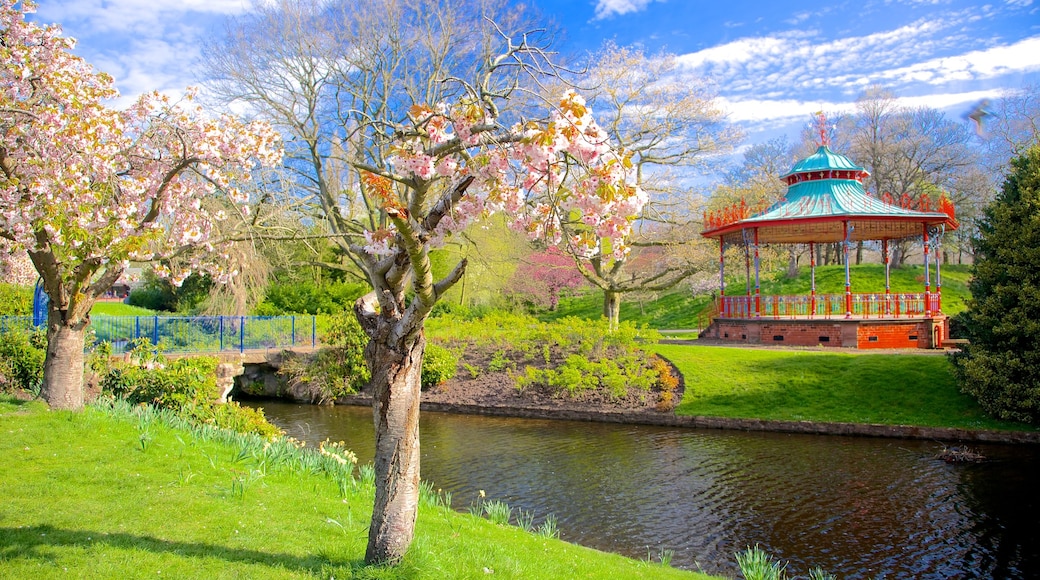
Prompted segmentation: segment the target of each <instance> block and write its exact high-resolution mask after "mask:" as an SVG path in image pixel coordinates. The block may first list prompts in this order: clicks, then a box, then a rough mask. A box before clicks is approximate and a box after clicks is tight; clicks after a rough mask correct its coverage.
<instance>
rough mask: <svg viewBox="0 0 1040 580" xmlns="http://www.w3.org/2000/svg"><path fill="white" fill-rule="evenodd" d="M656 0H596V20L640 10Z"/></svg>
mask: <svg viewBox="0 0 1040 580" xmlns="http://www.w3.org/2000/svg"><path fill="white" fill-rule="evenodd" d="M653 1H654V0H598V1H597V2H596V18H595V19H596V20H602V19H604V18H609V17H611V16H614V15H615V14H616V15H618V16H620V15H622V14H629V13H631V12H639V11H641V10H643V9H645V8H646V7H647V6H649V5H650V3H651V2H653ZM662 1H663V0H662Z"/></svg>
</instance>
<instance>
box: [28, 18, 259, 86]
mask: <svg viewBox="0 0 1040 580" xmlns="http://www.w3.org/2000/svg"><path fill="white" fill-rule="evenodd" d="M251 6H252V3H251V2H250V0H54V1H48V2H44V3H43V5H41V6H40V7H39V9H38V12H37V15H36V16H35V18H34V20H36V21H38V22H43V23H51V22H56V23H59V24H61V25H62V28H63V30H64V32H65V34H66V35H68V36H71V37H73V38H76V39H78V40H80V41H81V42H80V43H79V44H78V46H77V49H76V52H77V53H78V54H79V55H80V56H82V57H83V58H85V59H86V60H87V61H88V62H89V63H91V64H92V65H94V67H95V68H96V69H98V70H101V71H104V72H107V73H109V74H111V75H112V77H113V78H114V79H115V82H116V86H117V88H118V89H119V91H120V93H121V94H122V95H123V96H122V97H121V98H120V99H118V100H117V101H116V103H115V104H116V105H117V106H121V105H126V104H128V103H129V102H130V101H132V100H134V99H136V98H137V96H138V95H140V94H142V93H145V92H150V91H153V90H158V91H160V92H164V93H168V94H179V93H180V92H182V91H183V89H184V88H185V87H186V86H188V85H191V84H193V83H196V82H197V81H196V78H195V66H194V65H195V63H196V61H197V59H198V57H199V54H200V51H199V45H200V43H201V41H202V40H203V39H204V38H206V37H207V35H209V34H211V32H212V31H213V30H216V29H217V26H216V25H217V24H218V23H219V22H220V20H221V19H222V18H223V17H225V16H231V15H236V14H241V13H243V12H245V11H246V10H248V9H249V8H250V7H251Z"/></svg>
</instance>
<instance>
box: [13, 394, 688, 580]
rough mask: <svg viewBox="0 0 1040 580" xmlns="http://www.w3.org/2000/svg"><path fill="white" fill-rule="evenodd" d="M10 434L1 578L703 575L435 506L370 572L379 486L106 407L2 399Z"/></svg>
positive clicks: (428, 508) (426, 507) (426, 508)
mask: <svg viewBox="0 0 1040 580" xmlns="http://www.w3.org/2000/svg"><path fill="white" fill-rule="evenodd" d="M0 433H3V437H0V497H3V498H4V499H3V502H0V577H4V578H265V579H275V578H310V577H320V578H330V577H335V578H340V579H342V578H409V579H421V578H431V579H433V578H436V579H440V578H486V577H488V576H489V575H490V571H493V574H494V577H496V578H501V577H506V578H577V577H581V578H706V577H705V576H699V575H696V574H692V573H688V572H682V571H678V570H672V569H666V568H662V567H660V566H659V565H654V564H645V563H642V562H638V561H634V560H629V559H626V558H622V557H620V556H617V555H613V554H606V553H602V552H597V551H594V550H590V549H587V548H582V547H579V546H575V545H571V544H567V543H565V542H561V541H559V540H548V539H544V538H542V537H539V536H536V535H533V534H529V533H525V532H522V531H520V530H519V529H517V528H514V527H508V526H498V525H495V524H492V523H490V522H488V521H486V520H483V519H479V518H476V517H473V516H470V515H468V514H460V513H455V512H452V511H450V510H447V509H444V508H441V507H436V506H432V505H426V504H424V505H423V506H422V507H421V508H420V515H419V521H418V526H417V534H416V539H415V542H414V544H413V545H412V549H411V550H410V551H409V553H408V555H407V556H406V558H405V560H404V562H403V563H402V564H401V565H400V566H399V567H396V568H370V567H366V566H364V565H363V563H362V558H363V556H364V551H365V545H366V541H367V524H368V521H369V518H370V515H371V503H372V490H371V488H370V487H367V486H360V488H359V489H357V490H350V491H348V492H347V494H346V497H345V498H341V496H340V492H339V488H338V487H337V485H336V484H335V483H333V482H332V481H331V480H329V479H327V478H325V477H323V476H318V475H312V474H307V473H300V472H293V471H292V470H290V469H288V468H286V467H268V466H266V465H265V464H264V463H262V462H259V461H258V459H256V458H254V457H251V456H248V455H246V456H242V454H240V453H239V452H238V451H237V450H236V449H234V448H233V447H230V446H228V445H224V444H218V443H214V442H207V441H202V440H198V439H195V438H193V436H192V435H190V434H189V433H187V432H183V431H176V430H173V429H170V428H167V427H164V426H162V425H160V424H158V423H152V424H151V426H147V427H146V426H145V425H144V424H142V423H140V422H135V421H134V420H128V419H117V418H114V417H112V416H111V415H109V414H107V413H106V412H102V411H100V410H98V409H91V408H88V409H87V410H85V411H84V412H82V413H75V414H74V413H68V412H49V411H47V410H46V409H45V408H44V407H43V405H42V404H40V403H18V402H14V401H12V400H11V399H9V398H3V397H0ZM142 435H143V436H144V439H145V441H146V444H144V445H142V442H141V441H142ZM485 569H486V570H485Z"/></svg>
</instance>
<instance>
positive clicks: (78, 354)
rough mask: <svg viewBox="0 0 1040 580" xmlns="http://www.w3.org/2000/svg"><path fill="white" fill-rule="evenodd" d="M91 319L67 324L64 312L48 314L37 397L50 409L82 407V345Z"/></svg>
mask: <svg viewBox="0 0 1040 580" xmlns="http://www.w3.org/2000/svg"><path fill="white" fill-rule="evenodd" d="M89 324H90V319H89V318H87V319H85V320H80V321H76V322H73V323H69V322H68V321H66V320H65V312H64V311H61V310H57V309H53V308H52V309H50V310H49V312H48V313H47V354H46V357H45V358H44V360H43V385H42V386H41V387H40V396H41V397H42V398H43V400H44V401H46V402H47V404H48V405H49V406H50V408H51V409H67V410H73V411H78V410H80V409H82V408H83V346H84V342H85V340H86V335H87V325H89Z"/></svg>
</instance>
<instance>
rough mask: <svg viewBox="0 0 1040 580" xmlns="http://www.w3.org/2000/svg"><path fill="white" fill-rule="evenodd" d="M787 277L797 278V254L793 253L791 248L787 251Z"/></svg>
mask: <svg viewBox="0 0 1040 580" xmlns="http://www.w3.org/2000/svg"><path fill="white" fill-rule="evenodd" d="M787 277H788V278H797V277H798V254H796V253H795V251H794V247H793V246H792V247H791V248H790V249H789V250H788V251H787Z"/></svg>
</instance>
